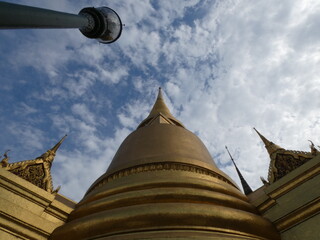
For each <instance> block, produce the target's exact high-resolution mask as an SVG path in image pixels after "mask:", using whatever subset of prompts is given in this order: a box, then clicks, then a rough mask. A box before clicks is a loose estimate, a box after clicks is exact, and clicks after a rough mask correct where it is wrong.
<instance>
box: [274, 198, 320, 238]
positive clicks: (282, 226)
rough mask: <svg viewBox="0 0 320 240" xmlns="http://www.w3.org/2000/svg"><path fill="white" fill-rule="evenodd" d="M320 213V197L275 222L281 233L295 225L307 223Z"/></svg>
mask: <svg viewBox="0 0 320 240" xmlns="http://www.w3.org/2000/svg"><path fill="white" fill-rule="evenodd" d="M319 211H320V197H318V198H317V199H315V200H313V201H311V202H310V203H309V204H307V205H305V206H303V207H301V208H299V209H297V210H295V211H293V212H291V213H290V214H288V215H286V216H284V217H283V218H280V219H279V220H277V221H275V225H276V227H277V229H278V230H279V231H281V232H283V231H285V230H287V229H288V228H290V227H292V226H293V225H295V224H297V223H299V222H302V221H305V220H306V219H308V218H310V217H312V216H313V215H315V214H316V213H318V212H319Z"/></svg>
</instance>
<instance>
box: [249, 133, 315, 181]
mask: <svg viewBox="0 0 320 240" xmlns="http://www.w3.org/2000/svg"><path fill="white" fill-rule="evenodd" d="M254 130H255V131H256V132H257V134H258V135H259V137H260V138H261V140H262V141H263V143H264V144H265V147H266V149H267V151H268V153H269V156H270V164H269V170H268V181H269V183H273V182H275V181H277V180H279V179H280V178H282V177H284V176H285V175H287V174H288V173H290V172H292V171H293V170H295V169H296V168H298V167H300V166H301V165H303V164H304V163H306V162H307V161H309V160H310V159H312V158H314V157H315V156H316V155H317V154H319V151H318V150H317V149H316V148H315V146H314V144H313V143H312V142H311V141H310V142H311V145H310V148H311V151H310V152H304V151H295V150H287V149H284V148H282V147H280V146H278V145H276V144H274V143H273V142H271V141H269V140H268V139H267V138H265V137H264V136H263V135H262V134H261V133H260V132H258V130H256V129H255V128H254Z"/></svg>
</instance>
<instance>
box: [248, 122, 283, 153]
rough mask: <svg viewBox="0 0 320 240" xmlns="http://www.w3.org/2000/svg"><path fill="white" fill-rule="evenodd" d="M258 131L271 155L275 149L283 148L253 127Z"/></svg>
mask: <svg viewBox="0 0 320 240" xmlns="http://www.w3.org/2000/svg"><path fill="white" fill-rule="evenodd" d="M253 129H254V130H255V131H256V133H257V134H258V135H259V137H260V138H261V140H262V141H263V143H264V145H265V147H266V149H267V151H268V153H269V155H270V156H271V155H272V154H273V153H274V152H275V151H277V150H280V149H282V150H283V148H282V147H280V146H278V145H276V144H274V143H273V142H271V141H269V140H268V139H266V138H265V137H264V136H263V135H262V134H261V133H260V132H259V131H258V130H257V129H256V128H253Z"/></svg>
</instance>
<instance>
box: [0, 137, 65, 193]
mask: <svg viewBox="0 0 320 240" xmlns="http://www.w3.org/2000/svg"><path fill="white" fill-rule="evenodd" d="M66 137H67V135H65V136H64V137H63V138H62V139H61V140H60V141H59V142H58V143H57V144H56V145H54V146H53V147H52V148H51V149H49V150H48V151H47V152H45V153H44V154H42V155H41V156H39V157H37V158H35V159H33V160H24V161H20V162H14V163H8V160H9V157H8V155H7V154H6V153H5V154H4V158H3V159H2V160H1V162H0V167H2V168H4V169H6V170H8V171H9V172H12V173H13V174H15V175H17V176H19V177H21V178H23V179H25V180H27V181H29V182H31V183H33V184H34V185H36V186H38V187H40V188H42V189H44V190H46V191H48V192H50V193H51V192H53V191H54V190H53V184H52V177H51V171H50V169H51V165H52V162H53V160H54V157H55V155H56V152H57V150H58V148H59V147H60V146H61V144H62V142H63V141H64V140H65V138H66Z"/></svg>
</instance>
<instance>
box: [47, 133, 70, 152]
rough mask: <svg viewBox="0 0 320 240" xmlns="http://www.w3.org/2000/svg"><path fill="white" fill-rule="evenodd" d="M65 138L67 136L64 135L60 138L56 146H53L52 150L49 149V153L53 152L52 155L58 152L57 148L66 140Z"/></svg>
mask: <svg viewBox="0 0 320 240" xmlns="http://www.w3.org/2000/svg"><path fill="white" fill-rule="evenodd" d="M67 136H68V135H67V134H66V135H64V137H63V138H61V140H60V141H59V142H58V143H57V144H56V145H54V147H53V148H51V151H52V152H54V153H56V152H57V150H58V148H59V147H60V146H61V144H62V143H63V141H64V140H65V139H66V137H67Z"/></svg>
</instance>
